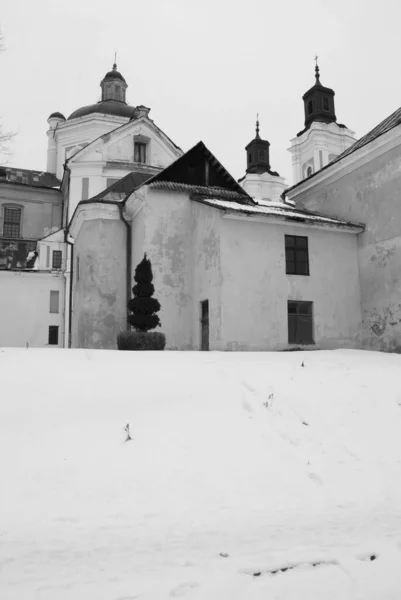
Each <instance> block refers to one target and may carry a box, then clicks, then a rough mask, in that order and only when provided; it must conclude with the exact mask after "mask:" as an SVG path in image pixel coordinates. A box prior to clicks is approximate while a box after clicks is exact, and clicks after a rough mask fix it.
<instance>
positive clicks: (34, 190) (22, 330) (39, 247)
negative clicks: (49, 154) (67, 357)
mask: <svg viewBox="0 0 401 600" xmlns="http://www.w3.org/2000/svg"><path fill="white" fill-rule="evenodd" d="M59 188H60V181H59V180H58V179H57V178H56V177H55V176H54V175H53V174H51V173H43V172H40V171H30V170H26V169H14V168H5V167H2V168H0V289H1V293H0V346H3V347H4V346H9V347H18V346H25V345H28V346H34V347H45V346H62V345H63V340H64V326H63V323H64V307H63V303H64V296H65V280H64V276H63V269H64V264H65V256H66V252H65V244H64V234H63V232H62V231H60V229H61V224H62V209H63V197H62V194H61V192H60V190H59Z"/></svg>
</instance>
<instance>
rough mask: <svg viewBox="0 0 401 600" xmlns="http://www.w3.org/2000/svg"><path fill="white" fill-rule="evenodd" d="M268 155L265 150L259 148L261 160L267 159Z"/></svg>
mask: <svg viewBox="0 0 401 600" xmlns="http://www.w3.org/2000/svg"><path fill="white" fill-rule="evenodd" d="M265 158H266V155H265V151H264V150H259V160H265Z"/></svg>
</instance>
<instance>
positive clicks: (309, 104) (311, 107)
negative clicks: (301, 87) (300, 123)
mask: <svg viewBox="0 0 401 600" xmlns="http://www.w3.org/2000/svg"><path fill="white" fill-rule="evenodd" d="M312 113H313V102H312V100H309V102H308V115H311V114H312Z"/></svg>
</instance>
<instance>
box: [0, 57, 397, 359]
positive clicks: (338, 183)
mask: <svg viewBox="0 0 401 600" xmlns="http://www.w3.org/2000/svg"><path fill="white" fill-rule="evenodd" d="M100 85H101V90H102V97H101V100H100V101H99V102H97V103H95V104H91V105H88V106H84V107H82V108H79V109H77V110H75V111H74V112H73V113H72V114H71V115H70V116H69V117H68V118H67V119H66V118H65V117H64V116H63V115H62V114H61V113H59V112H56V113H52V115H50V117H49V119H48V124H49V130H48V133H47V135H48V162H47V175H46V176H47V177H49V178H54V180H55V181H57V184H58V185H57V186H55V187H56V189H55V190H54V193H55V194H58V196H57V197H58V198H60V200H59V203H60V210H61V212H60V221H59V222H57V223H54V225H53V226H52V228H51V229H50V230H49V229H47V230H45V231H44V233H43V235H42V237H41V238H39V237H38V238H37V239H36V242H35V243H36V250H34V251H33V250H32V249H33V246H34V244H33V242H34V239H32V240H31V241H32V244H31V246H32V248H31V246H29V249H30V252H31V253H32V252H33V254H31V255H30V257H29V259H28V256H27V260H25V262H20V263H19V266H17V267H16V266H15V263H14V266H13V264H12V263H8V264H10V265H11V266H8V267H7V269H8V271H10V272H13V270H14V269H15V270H18V269H19V270H22V271H24V273H28V272H29V275H30V276H32V277H36V279H33V280H32V281H36V282H39V277H38V274H40V273H42V271H45V270H46V268H47V269H49V260H48V257H49V252H51V248H52V247H53V246H54V247H55V245H56V244H58V246H57V248H58V249H59V252H61V257H62V261H61V265H62V266H61V270H60V274H62V282H63V286H62V288H60V290H59V291H60V293H62V294H63V299H62V302H60V311H62V312H60V315H61V323H60V325H59V327H60V335H59V337H58V341H57V344H58V345H61V346H65V347H72V348H106V349H107V348H108V349H113V348H116V339H117V335H118V333H119V332H120V331H122V330H125V329H127V328H128V327H129V325H128V321H127V318H128V311H127V302H128V300H129V299H130V298H131V295H132V291H131V290H132V286H133V275H134V271H135V267H136V266H137V264H138V263H139V262H140V261H141V259H142V258H143V255H144V254H145V253H146V254H147V256H148V257H149V258H150V260H151V262H152V268H153V273H154V285H155V290H156V291H155V296H156V297H157V298H158V300H159V301H160V304H161V312H160V318H161V323H162V328H161V330H162V331H163V332H164V333H165V334H166V338H167V345H166V349H169V350H199V349H202V350H228V351H233V350H288V349H292V348H316V349H319V348H344V347H348V348H361V347H363V348H375V349H382V350H397V351H401V343H399V339H400V333H401V329H400V325H399V323H401V304H400V303H398V304H397V302H398V298H399V292H400V289H401V282H400V277H399V275H398V273H399V268H398V264H399V261H400V260H401V258H399V257H398V254H399V253H398V250H399V248H398V246H397V244H398V243H399V242H397V240H398V229H399V228H400V225H401V214H398V213H397V209H396V207H395V206H394V201H395V200H394V197H395V196H394V190H395V187H396V186H397V184H398V174H397V173H398V171H399V170H400V171H401V169H400V166H401V164H400V161H401V151H400V153H399V154H400V156H399V154H398V147H399V145H400V142H401V125H400V123H401V120H400V119H401V118H400V117H399V114H398V111H396V113H394V115H392V116H391V117H389V119H386V120H385V121H384V122H383V123H382V124H380V125H379V126H378V128H376V129H375V130H373V132H371V133H370V134H368V135H367V136H365V137H364V138H362V139H361V140H359V141H356V140H355V137H354V133H353V132H352V131H351V130H350V129H348V128H347V127H346V126H345V125H342V124H338V123H337V116H336V112H335V104H334V95H335V94H334V91H333V90H332V89H331V88H328V87H324V86H323V85H322V84H321V82H320V72H319V67H318V66H317V65H316V69H315V84H314V85H313V87H312V88H310V89H309V90H308V91H307V92H306V93H305V94H304V96H303V108H304V115H305V122H304V129H303V130H302V131H300V133H298V135H297V136H296V137H295V138H294V139H292V140H291V147H290V153H291V155H292V162H293V174H294V185H293V186H292V187H290V188H288V187H287V185H286V182H285V180H284V179H283V178H282V177H280V175H279V173H278V172H277V171H275V170H274V169H273V168H272V166H271V164H273V165H274V156H273V160H272V152H271V148H270V143H269V142H268V141H267V140H266V139H262V137H261V135H260V126H259V121H258V120H257V123H256V132H255V136H254V138H253V139H252V140H251V141H250V142H249V144H248V145H247V146H246V148H245V175H244V176H243V177H242V178H241V179H239V180H238V181H237V180H236V179H234V178H233V177H232V175H231V174H230V173H228V172H227V170H226V169H225V167H224V166H223V164H222V163H221V162H220V161H219V159H218V158H217V157H216V156H214V155H213V154H212V152H211V151H210V150H209V149H208V148H207V147H206V145H205V144H204V143H203V142H202V141H199V142H197V143H196V144H195V145H194V146H193V147H192V148H191V149H190V150H188V151H186V152H183V151H182V150H181V149H180V148H179V147H178V146H177V145H176V144H175V143H174V142H173V141H172V139H171V138H170V137H168V135H167V134H166V133H164V132H163V131H162V130H161V129H160V128H159V127H158V126H157V125H156V124H155V123H154V121H153V120H152V119H151V118H150V116H149V113H150V109H149V108H147V107H145V106H142V105H139V106H136V107H133V106H130V105H129V104H128V103H127V99H126V90H127V87H128V86H127V82H126V81H125V79H124V77H123V75H122V74H121V73H120V72H119V71H118V70H117V65H116V64H114V65H113V68H112V70H111V71H109V72H108V73H107V74H106V75H105V77H104V78H103V79H102V81H101V83H100ZM384 141H385V143H384ZM273 154H274V152H273ZM7 185H8V184H7ZM0 192H1V181H0ZM392 194H393V195H392ZM7 202H8V200H7ZM7 202H6V203H5V204H7ZM2 203H3V204H4V202H3V200H2V199H1V196H0V204H2ZM379 206H380V207H381V208H380V211H379V210H378V207H379ZM2 210H4V208H3V209H2ZM398 212H399V211H398ZM7 215H8V213H7ZM390 217H391V218H390ZM7 218H8V217H7ZM5 231H6V230H5V229H4V227H3V237H4V232H5ZM10 231H11V230H9V228H8V229H7V232H8V234H9V233H10ZM389 236H390V238H389ZM52 245H53V246H52ZM399 246H400V247H401V242H400V243H399ZM397 248H398V249H397ZM400 252H401V250H400ZM400 257H401V254H400ZM3 274H4V273H3V272H2V270H1V265H0V283H1V278H2V276H3ZM8 275H10V273H8ZM27 276H28V275H27ZM9 289H10V290H11V289H12V288H11V287H10V288H9ZM46 289H47V288H46ZM52 291H53V292H54V291H56V290H52V289H47V292H46V294H47V293H50V296H49V300H48V302H50V304H51V303H52V302H53V304H52V306H54V295H53V296H52V295H51V292H52ZM13 293H14V292H11V291H10V292H9V295H10V297H12V294H13ZM52 297H53V300H51V298H52ZM0 314H1V313H0ZM13 319H14V320H15V319H16V315H14V316H13ZM0 325H1V324H0ZM49 326H50V325H49ZM54 326H55V325H53V327H54ZM39 327H40V328H41V329H43V331H45V330H46V326H45V318H44V317H43V319H42V323H41V325H39ZM49 335H50V334H49ZM52 339H53V340H54V338H52ZM27 342H29V340H28V339H27ZM30 343H31V344H32V345H47V344H44V343H43V336H42V337H41V338H40V339H39V337H37V336H36V337H35V336H33V335H32V336H31V338H30ZM1 344H2V341H1V339H0V345H1ZM9 345H21V342H20V340H19V341H18V343H16V344H9Z"/></svg>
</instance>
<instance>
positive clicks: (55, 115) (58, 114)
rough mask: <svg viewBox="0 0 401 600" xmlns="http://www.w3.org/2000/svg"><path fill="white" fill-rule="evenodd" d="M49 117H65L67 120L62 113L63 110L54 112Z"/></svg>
mask: <svg viewBox="0 0 401 600" xmlns="http://www.w3.org/2000/svg"><path fill="white" fill-rule="evenodd" d="M49 119H63V121H65V116H64V115H63V114H61V112H53V113H52V114H51V115H50V117H49Z"/></svg>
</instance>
